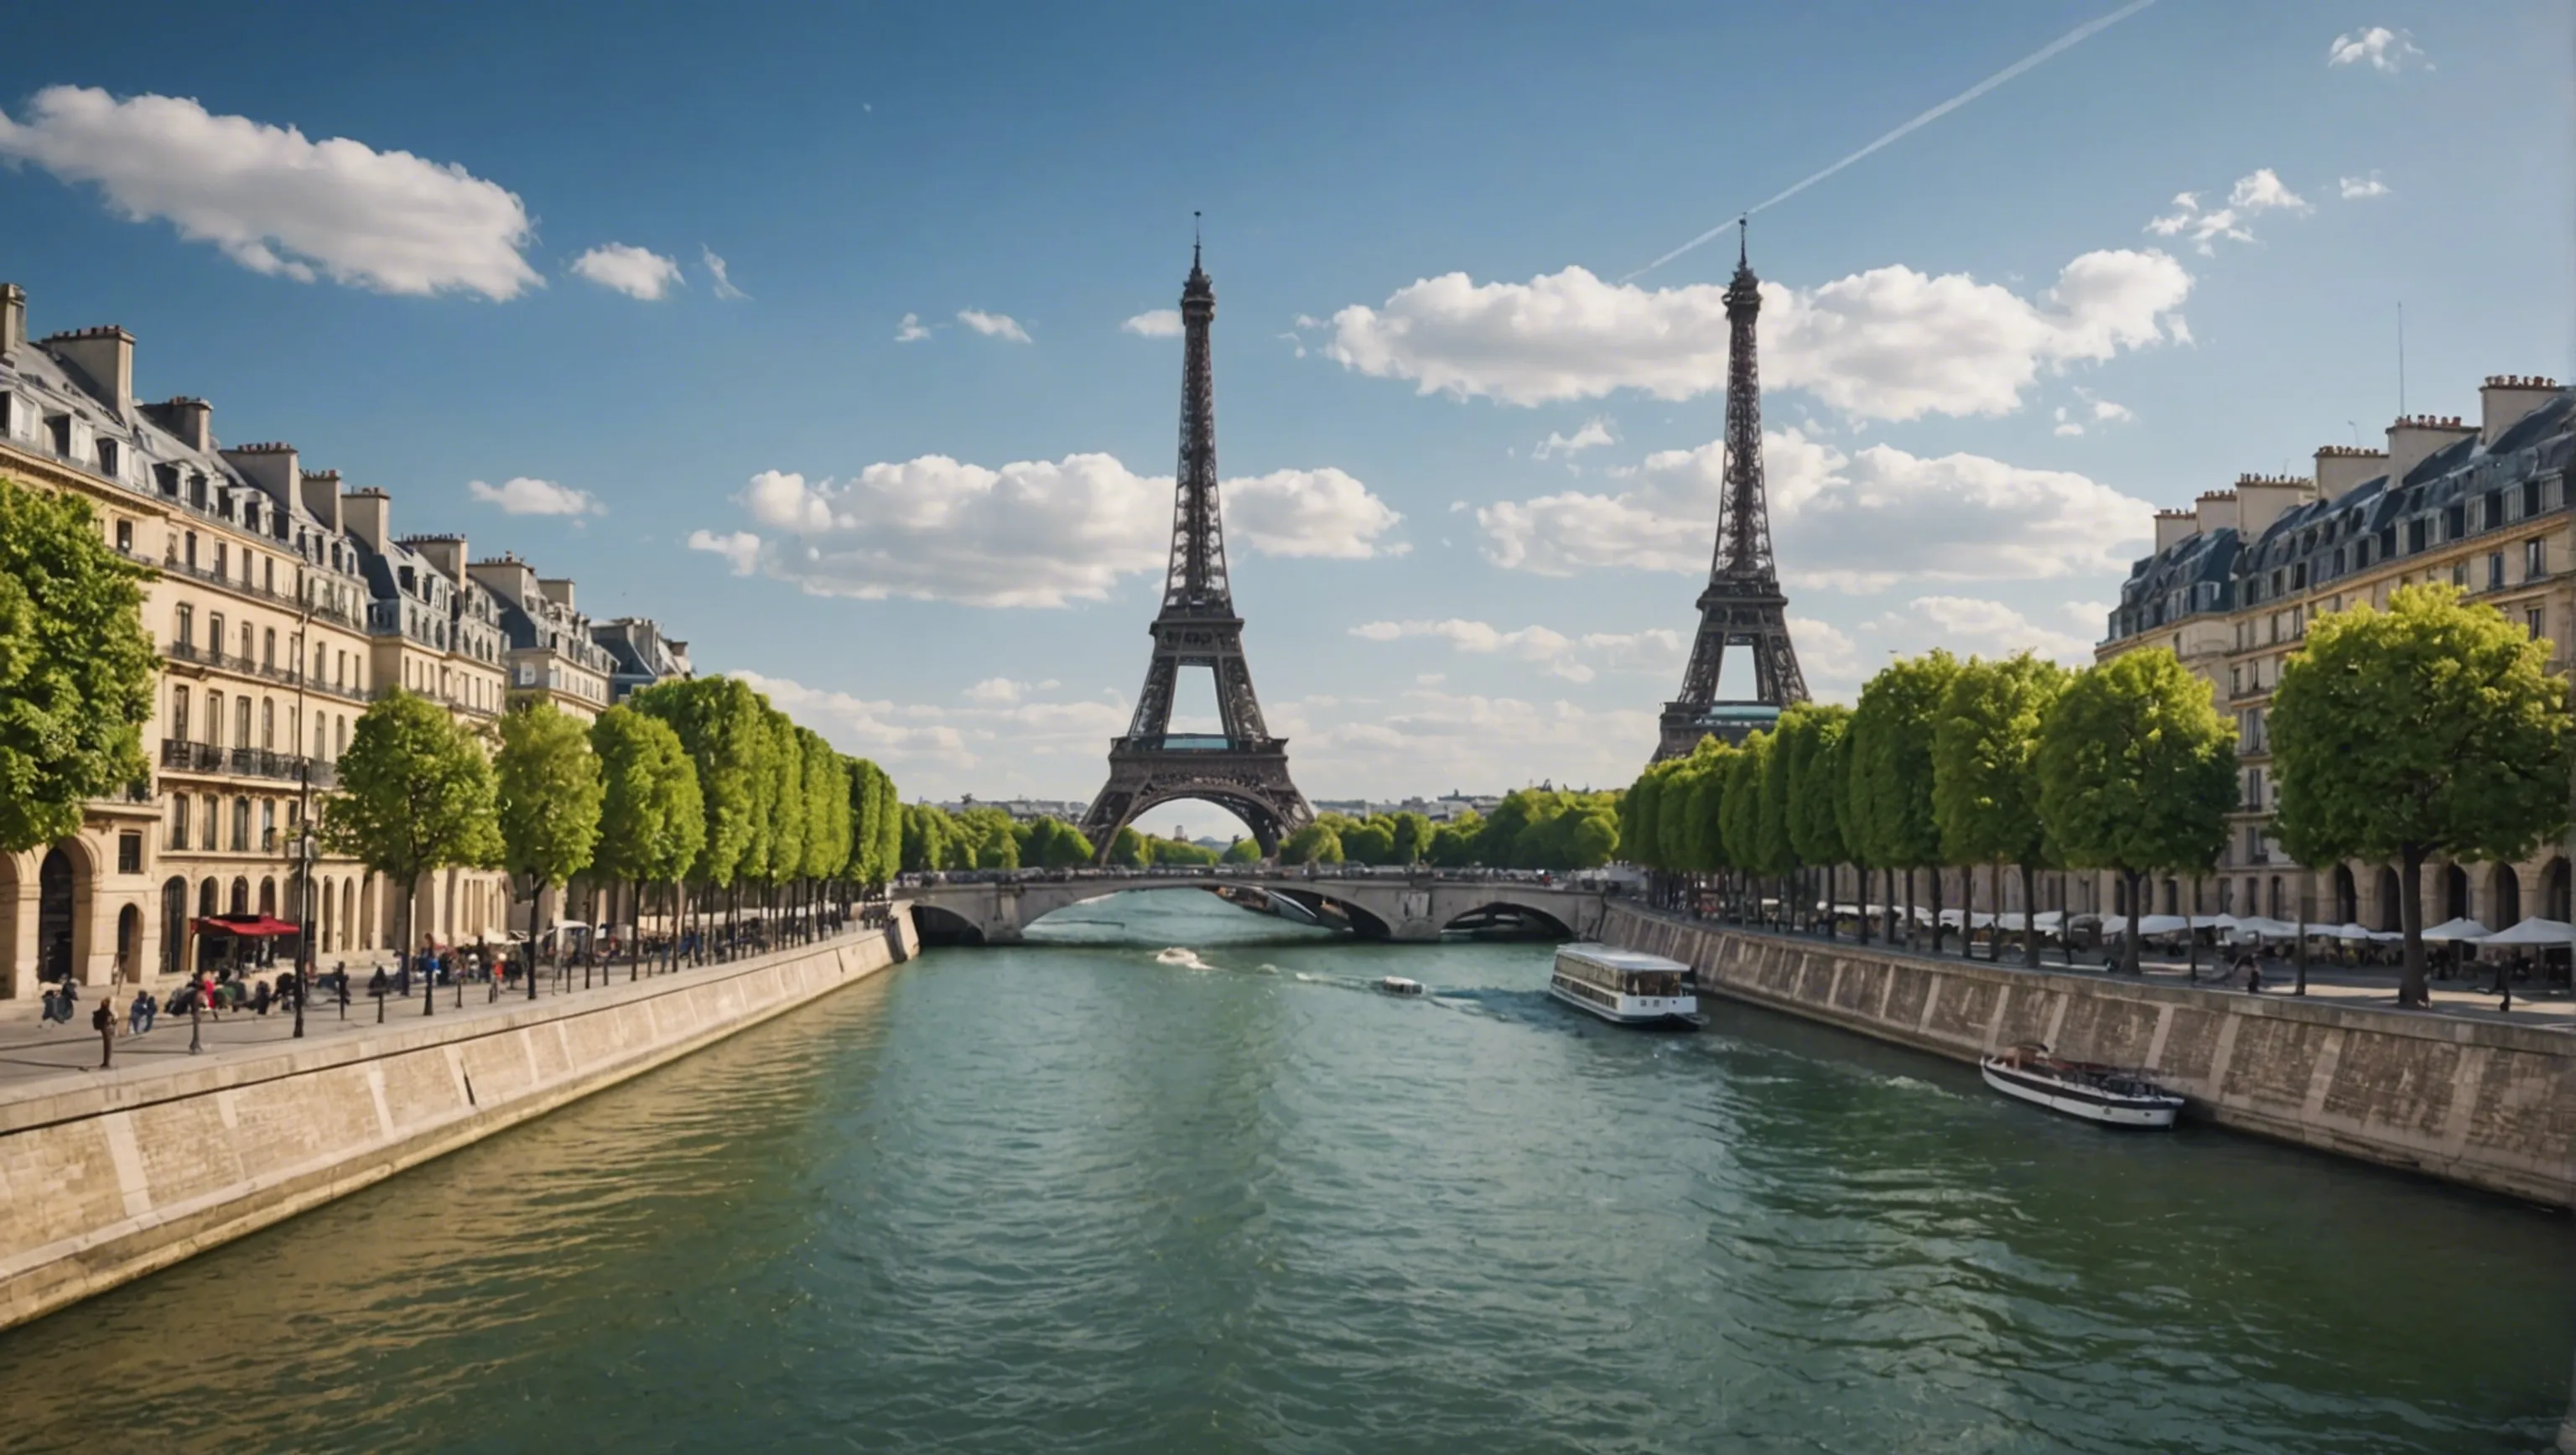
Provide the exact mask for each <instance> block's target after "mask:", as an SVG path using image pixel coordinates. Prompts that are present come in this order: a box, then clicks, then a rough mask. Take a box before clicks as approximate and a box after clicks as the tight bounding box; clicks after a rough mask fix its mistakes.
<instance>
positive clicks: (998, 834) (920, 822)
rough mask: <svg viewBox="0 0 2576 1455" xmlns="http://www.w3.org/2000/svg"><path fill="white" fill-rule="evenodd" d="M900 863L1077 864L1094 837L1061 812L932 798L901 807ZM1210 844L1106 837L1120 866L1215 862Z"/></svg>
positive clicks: (911, 868)
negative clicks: (1040, 814) (1020, 811)
mask: <svg viewBox="0 0 2576 1455" xmlns="http://www.w3.org/2000/svg"><path fill="white" fill-rule="evenodd" d="M902 825H903V846H902V852H901V856H900V864H901V867H902V868H903V869H904V870H905V871H906V872H908V873H918V872H921V871H924V870H936V869H1078V868H1081V867H1082V866H1084V865H1086V864H1089V863H1090V862H1092V857H1093V851H1092V843H1091V841H1090V840H1089V839H1087V838H1084V837H1083V835H1082V830H1080V829H1078V828H1075V827H1074V826H1073V825H1071V824H1069V823H1066V822H1065V821H1064V820H1062V819H1059V818H1039V819H1031V820H1027V821H1025V822H1023V821H1021V820H1017V819H1014V818H1012V817H1011V816H1010V815H1009V814H1007V813H1004V812H1003V811H1002V810H1000V809H998V808H995V807H993V806H991V805H990V804H977V805H975V806H973V807H971V808H968V809H965V810H963V811H962V812H958V813H950V812H948V811H947V810H946V809H943V808H940V807H938V806H937V805H935V804H928V803H915V804H907V805H905V806H904V808H903V810H902ZM1216 861H1217V852H1216V850H1214V849H1208V848H1202V847H1201V846H1199V845H1197V844H1192V843H1186V842H1183V841H1182V840H1179V839H1165V838H1157V837H1155V836H1154V835H1152V834H1147V833H1140V832H1138V831H1137V830H1135V829H1132V828H1122V829H1120V830H1119V831H1118V836H1117V838H1115V839H1113V840H1112V841H1111V842H1110V846H1109V862H1110V863H1112V864H1114V865H1117V866H1118V867H1120V868H1122V869H1142V868H1145V867H1146V866H1148V865H1152V864H1213V863H1215V862H1216Z"/></svg>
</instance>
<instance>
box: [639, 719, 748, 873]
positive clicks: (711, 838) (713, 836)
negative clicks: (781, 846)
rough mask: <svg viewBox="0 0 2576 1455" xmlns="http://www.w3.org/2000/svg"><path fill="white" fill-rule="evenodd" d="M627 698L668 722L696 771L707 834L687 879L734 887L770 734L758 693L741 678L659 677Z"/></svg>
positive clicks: (743, 858)
mask: <svg viewBox="0 0 2576 1455" xmlns="http://www.w3.org/2000/svg"><path fill="white" fill-rule="evenodd" d="M626 701H627V705H628V706H630V707H632V708H634V709H635V710H636V711H637V712H640V713H643V714H644V715H645V716H647V717H652V718H658V719H660V720H661V721H663V722H665V723H667V724H669V725H670V728H671V731H672V732H673V733H675V734H677V735H678V737H679V739H680V746H681V747H683V748H685V749H687V750H688V754H689V762H690V765H691V766H692V767H693V768H695V769H696V771H697V775H698V802H699V806H700V808H701V810H702V811H703V812H704V814H705V815H706V832H705V833H704V834H702V835H701V836H700V842H699V847H698V857H697V861H696V862H695V863H693V864H691V865H690V866H689V872H688V875H687V878H689V879H690V880H692V881H694V882H695V883H697V884H698V885H700V886H701V887H702V889H725V888H728V887H730V886H731V885H732V884H733V883H734V881H735V879H736V877H737V876H739V875H740V874H742V873H743V872H744V867H745V858H746V855H747V854H748V852H749V849H750V847H751V836H752V819H753V812H754V809H755V807H756V806H757V805H756V803H755V793H754V779H755V778H756V777H757V776H759V775H760V772H761V764H760V754H761V753H762V751H763V750H764V749H765V747H766V740H767V736H768V733H767V726H768V725H767V723H766V722H765V721H764V719H763V718H762V716H761V709H762V707H763V705H764V704H763V703H762V701H761V698H760V694H759V693H757V692H754V691H752V690H751V688H749V687H748V686H746V685H744V684H743V683H742V682H741V681H740V680H738V679H736V678H732V677H695V678H690V679H687V680H684V681H671V682H657V683H655V684H654V685H652V686H650V687H647V688H644V689H643V690H641V691H639V692H637V693H636V694H635V695H634V696H632V697H629V698H628V699H627V700H626Z"/></svg>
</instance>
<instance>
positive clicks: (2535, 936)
mask: <svg viewBox="0 0 2576 1455" xmlns="http://www.w3.org/2000/svg"><path fill="white" fill-rule="evenodd" d="M2571 936H2576V925H2570V924H2569V923H2567V921H2565V920H2562V919H2542V918H2541V917H2539V916H2538V915H2534V916H2532V917H2531V918H2530V919H2527V920H2524V921H2522V922H2521V923H2519V924H2513V925H2508V926H2506V927H2505V928H2503V929H2500V930H2498V931H2496V932H2495V933H2494V934H2491V935H2489V936H2487V937H2486V939H2484V940H2483V941H2481V942H2480V943H2482V944H2488V945H2545V946H2550V947H2557V946H2563V945H2565V944H2567V943H2568V940H2569V938H2570V937H2571Z"/></svg>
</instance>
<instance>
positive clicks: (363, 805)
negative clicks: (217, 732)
mask: <svg viewBox="0 0 2576 1455" xmlns="http://www.w3.org/2000/svg"><path fill="white" fill-rule="evenodd" d="M339 766H340V791H339V792H338V793H336V794H334V795H332V796H331V797H330V798H327V799H325V800H323V804H322V815H321V817H322V844H323V847H324V849H325V850H326V851H327V852H330V853H333V854H339V855H344V856H346V857H348V858H352V859H356V860H358V861H359V862H360V863H363V864H365V865H366V866H367V867H368V868H370V869H373V870H375V871H376V872H377V873H379V874H382V875H384V876H385V878H386V879H387V880H388V881H389V882H391V883H393V884H395V885H398V886H400V888H401V891H402V892H401V895H400V903H401V905H402V926H401V928H400V929H399V930H398V931H397V932H396V934H397V937H398V938H397V943H399V944H400V945H401V946H402V949H403V953H405V954H410V953H411V952H412V950H413V948H414V947H413V944H412V920H413V913H414V908H415V906H414V900H415V899H416V898H417V897H418V895H419V893H420V881H421V877H422V876H423V875H426V874H428V873H429V872H430V871H432V870H435V869H444V868H448V867H451V866H462V867H473V868H489V867H492V866H493V865H496V864H499V863H500V862H501V861H502V853H503V845H502V841H501V830H500V825H499V823H498V822H497V807H496V802H495V800H496V791H495V788H494V785H493V778H492V765H491V764H490V763H489V762H487V761H485V759H484V757H483V749H482V746H481V744H479V743H477V742H475V740H474V739H473V737H472V736H471V735H469V734H468V733H467V732H466V731H465V729H463V728H462V727H459V726H458V725H457V722H456V719H454V718H453V717H450V716H449V715H448V713H447V709H445V708H443V707H440V706H438V705H437V704H435V703H432V702H430V701H429V700H428V699H427V698H423V697H416V696H414V695H412V694H411V693H408V692H401V691H397V692H395V693H394V694H393V695H392V696H390V697H387V698H385V699H384V700H382V701H380V702H378V703H376V704H375V705H374V706H372V707H370V708H368V709H367V710H366V712H365V713H364V714H363V715H362V716H360V717H359V719H358V725H357V727H356V728H355V729H354V730H353V731H352V732H351V733H350V734H349V750H348V751H347V752H345V753H343V754H341V755H340V765H339ZM593 812H594V815H595V814H596V809H595V808H594V810H593ZM436 999H437V997H435V996H425V997H424V998H423V1001H422V1004H421V1014H423V1015H427V1014H429V1013H430V1008H431V1005H432V1004H433V1003H434V1002H435V1001H436Z"/></svg>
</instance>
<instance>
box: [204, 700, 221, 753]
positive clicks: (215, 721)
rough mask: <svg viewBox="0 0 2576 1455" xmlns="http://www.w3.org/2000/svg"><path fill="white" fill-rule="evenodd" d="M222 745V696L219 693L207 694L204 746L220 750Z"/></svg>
mask: <svg viewBox="0 0 2576 1455" xmlns="http://www.w3.org/2000/svg"><path fill="white" fill-rule="evenodd" d="M223 745H224V695H223V694H222V693H220V692H208V693H207V694H206V746H207V747H210V748H220V747H222V746H223Z"/></svg>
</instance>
